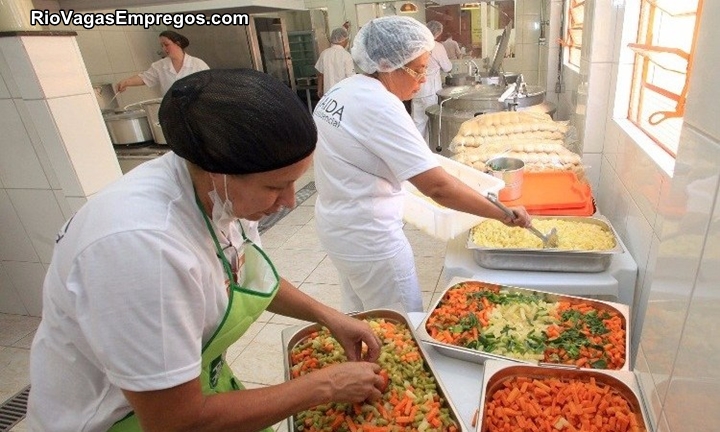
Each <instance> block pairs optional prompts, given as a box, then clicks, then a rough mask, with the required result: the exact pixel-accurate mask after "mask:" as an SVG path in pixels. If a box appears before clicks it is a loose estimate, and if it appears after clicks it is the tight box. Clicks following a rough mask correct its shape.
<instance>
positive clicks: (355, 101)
mask: <svg viewBox="0 0 720 432" xmlns="http://www.w3.org/2000/svg"><path fill="white" fill-rule="evenodd" d="M313 116H314V119H315V123H316V124H317V128H318V144H317V148H316V150H315V155H314V165H315V184H316V186H317V190H318V199H317V203H316V205H315V216H316V219H317V221H316V222H317V231H318V237H319V239H320V241H321V242H322V244H323V246H324V247H325V248H326V250H327V251H328V252H330V253H333V254H335V255H336V256H338V257H340V258H344V259H358V260H377V259H384V258H387V257H390V256H393V255H394V254H395V253H396V252H397V251H398V250H399V249H400V248H401V247H402V245H403V244H404V243H403V240H402V239H403V234H402V224H403V222H402V208H403V191H402V188H401V183H402V182H403V181H405V180H407V179H409V178H411V177H414V176H416V175H418V174H421V173H423V172H425V171H427V170H429V169H432V168H435V167H436V166H438V165H439V164H438V162H437V160H436V158H435V156H434V155H433V154H432V152H431V151H430V148H429V147H428V145H427V144H426V143H425V140H424V139H423V137H422V136H420V133H419V132H418V130H417V128H416V127H415V124H414V123H413V121H412V119H411V118H410V116H409V115H408V113H407V111H406V110H405V106H404V105H403V103H402V102H401V101H400V99H398V97H397V96H395V95H393V94H392V93H390V92H389V91H387V90H386V89H385V87H384V86H383V85H382V83H380V81H378V80H376V79H375V78H372V77H369V76H367V75H355V76H352V77H350V78H348V79H346V80H343V81H342V82H341V83H339V84H338V85H337V86H335V87H334V88H333V90H332V91H330V92H328V93H327V94H325V96H323V97H322V99H320V102H319V103H318V105H317V107H316V108H315V112H314V113H313Z"/></svg>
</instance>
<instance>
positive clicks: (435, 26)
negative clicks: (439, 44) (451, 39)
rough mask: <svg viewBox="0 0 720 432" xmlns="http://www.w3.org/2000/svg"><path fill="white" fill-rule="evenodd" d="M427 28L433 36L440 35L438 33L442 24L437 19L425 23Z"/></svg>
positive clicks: (440, 31) (441, 29) (441, 28)
mask: <svg viewBox="0 0 720 432" xmlns="http://www.w3.org/2000/svg"><path fill="white" fill-rule="evenodd" d="M427 28H428V30H430V32H431V33H432V35H433V36H434V37H438V36H440V33H442V31H443V25H442V24H441V23H439V22H437V21H430V22H429V23H427Z"/></svg>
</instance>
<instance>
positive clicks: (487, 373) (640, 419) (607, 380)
mask: <svg viewBox="0 0 720 432" xmlns="http://www.w3.org/2000/svg"><path fill="white" fill-rule="evenodd" d="M514 378H519V379H523V380H525V379H529V380H540V381H542V380H544V379H557V380H559V381H560V382H565V383H567V382H571V381H572V382H582V383H590V385H591V386H593V387H594V386H598V387H601V388H602V390H601V391H606V390H607V391H608V393H613V394H616V395H619V396H620V397H621V398H622V399H624V400H625V402H626V403H627V406H628V407H629V409H630V411H631V413H632V415H633V416H634V417H635V418H634V420H633V422H636V423H637V426H638V427H637V428H636V429H632V428H630V427H627V428H626V429H622V428H621V427H620V426H619V425H618V427H617V428H616V429H614V430H635V431H638V432H645V431H652V430H653V429H652V427H651V425H650V423H649V421H648V420H647V419H646V418H647V411H646V409H647V408H646V405H645V402H644V400H643V398H642V392H641V390H640V386H639V384H638V381H637V379H636V377H635V374H634V373H633V372H630V371H609V370H603V371H600V370H585V369H583V370H578V369H570V368H564V367H540V366H531V365H517V364H512V363H507V362H502V361H494V360H490V361H488V362H486V363H485V367H484V373H483V379H482V382H483V384H482V390H481V394H480V401H479V410H478V411H479V413H480V419H479V421H478V422H477V432H486V431H488V430H489V422H490V418H489V416H488V413H487V412H486V407H487V406H488V405H490V404H491V401H492V400H493V399H494V397H493V396H495V395H496V392H498V391H500V390H501V389H502V388H504V387H505V386H506V384H508V383H509V382H510V381H511V380H512V379H514ZM608 388H609V389H608ZM549 397H550V399H551V400H552V401H553V402H552V404H553V405H562V404H563V402H561V401H560V398H559V397H554V396H549ZM498 399H499V397H498ZM572 399H573V398H570V400H572ZM563 400H565V399H564V398H563ZM573 402H575V401H573ZM614 411H615V410H614V407H611V408H610V409H609V410H607V411H605V410H601V412H597V415H599V416H601V417H604V416H606V415H608V416H614V415H616V414H615V413H614ZM563 412H567V411H563ZM611 413H612V414H611ZM523 414H527V413H523ZM563 415H566V414H563ZM534 417H537V416H534ZM560 418H563V417H560ZM609 419H610V418H609V417H608V418H607V420H609ZM554 420H555V419H554ZM601 420H603V419H601ZM555 421H556V423H555V424H556V425H558V427H553V429H557V430H563V431H568V430H580V429H570V428H568V427H567V426H566V425H564V424H563V423H557V422H559V421H560V420H555ZM551 426H554V425H551ZM518 430H519V429H518ZM523 430H531V429H530V428H529V427H528V428H527V429H523ZM582 430H586V429H582Z"/></svg>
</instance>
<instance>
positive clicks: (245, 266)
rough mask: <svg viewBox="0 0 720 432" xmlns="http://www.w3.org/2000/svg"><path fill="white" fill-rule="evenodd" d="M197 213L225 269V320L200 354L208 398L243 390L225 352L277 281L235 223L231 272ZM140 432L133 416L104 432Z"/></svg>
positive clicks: (271, 268) (267, 300) (268, 431)
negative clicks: (237, 244)
mask: <svg viewBox="0 0 720 432" xmlns="http://www.w3.org/2000/svg"><path fill="white" fill-rule="evenodd" d="M198 205H199V202H198ZM201 213H202V215H203V218H204V219H205V224H206V225H207V228H208V230H209V231H210V234H211V235H212V239H213V242H214V243H215V248H216V249H217V255H218V257H219V258H220V260H221V261H222V263H223V267H224V268H225V272H226V274H227V277H228V280H227V281H226V287H227V290H228V297H229V298H228V306H227V310H226V311H225V316H224V317H223V319H222V321H221V322H220V325H219V326H218V328H217V330H215V333H214V334H213V335H212V337H211V338H210V340H208V341H207V343H206V344H205V346H204V347H203V350H202V371H201V373H200V381H201V383H202V391H203V394H206V395H210V394H216V393H223V392H229V391H233V390H243V389H244V387H243V386H242V384H241V383H239V382H238V381H237V380H236V379H235V376H234V375H233V373H232V370H231V369H230V366H228V364H227V363H225V358H224V357H225V351H226V350H227V349H228V347H230V345H232V344H233V343H235V342H236V341H237V340H238V339H240V336H242V335H243V334H244V333H245V331H246V330H247V329H248V327H250V324H252V323H253V322H255V320H257V318H258V317H259V316H260V314H261V313H262V312H263V311H264V310H265V309H267V306H268V305H269V304H270V302H271V301H272V299H273V298H274V297H275V294H277V289H278V287H279V285H280V277H279V276H278V274H277V271H276V270H275V267H274V266H273V265H272V262H270V259H269V258H268V257H267V255H265V253H264V252H263V251H262V249H260V248H259V247H258V246H257V245H255V244H254V243H253V242H251V241H250V240H248V239H247V237H245V232H244V230H242V225H241V224H240V222H239V221H238V222H237V223H238V225H239V226H240V229H241V230H242V236H243V239H244V240H245V242H244V244H243V250H242V251H238V257H237V272H233V269H232V266H231V265H230V263H229V262H228V259H227V257H226V256H225V253H224V252H223V249H222V248H221V247H220V242H219V241H218V239H217V235H216V234H215V230H214V229H213V227H212V225H211V223H210V221H209V220H208V217H207V215H205V212H204V211H201ZM141 431H142V429H141V428H140V424H139V422H138V419H137V417H136V416H135V413H134V412H131V413H130V414H128V415H127V416H126V417H125V418H123V419H122V420H120V421H118V422H117V423H115V424H114V425H113V426H112V427H111V428H110V429H109V430H108V432H141ZM264 431H265V432H271V431H272V428H267V429H265V430H264Z"/></svg>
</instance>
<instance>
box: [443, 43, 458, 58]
mask: <svg viewBox="0 0 720 432" xmlns="http://www.w3.org/2000/svg"><path fill="white" fill-rule="evenodd" d="M442 44H443V46H444V47H445V51H447V55H448V58H449V59H450V60H457V59H459V58H460V57H461V56H462V51H460V44H458V43H457V41H456V40H455V39H453V38H447V39H445V41H444V42H443V43H442Z"/></svg>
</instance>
